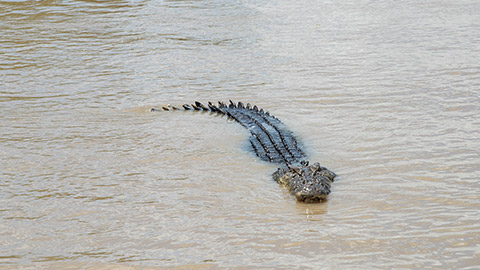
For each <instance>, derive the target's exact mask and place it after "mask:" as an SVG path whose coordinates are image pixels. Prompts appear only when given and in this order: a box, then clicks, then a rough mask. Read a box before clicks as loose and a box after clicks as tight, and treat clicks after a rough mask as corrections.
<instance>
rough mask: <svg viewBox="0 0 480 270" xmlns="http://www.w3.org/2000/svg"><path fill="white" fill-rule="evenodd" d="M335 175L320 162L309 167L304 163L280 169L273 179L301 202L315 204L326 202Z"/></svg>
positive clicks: (306, 162)
mask: <svg viewBox="0 0 480 270" xmlns="http://www.w3.org/2000/svg"><path fill="white" fill-rule="evenodd" d="M335 176H336V175H335V173H333V172H331V171H330V170H328V169H327V168H325V167H322V166H320V164H319V163H318V162H316V163H314V164H313V165H309V164H308V161H302V162H301V163H300V164H299V165H297V166H292V165H289V166H288V167H282V168H278V170H277V171H276V172H275V173H273V179H275V181H277V182H278V183H280V184H281V185H283V186H285V187H286V188H287V189H288V190H289V191H290V193H291V194H292V195H294V196H295V197H296V198H297V201H299V202H305V203H315V202H321V201H324V200H325V199H326V198H327V195H328V194H329V193H330V185H331V183H332V182H333V180H334V178H335Z"/></svg>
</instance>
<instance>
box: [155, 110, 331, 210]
mask: <svg viewBox="0 0 480 270" xmlns="http://www.w3.org/2000/svg"><path fill="white" fill-rule="evenodd" d="M161 110H164V111H172V110H193V111H209V112H212V113H216V114H221V115H225V116H227V117H228V118H230V119H233V120H234V121H236V122H238V123H239V124H240V125H242V126H243V127H245V128H246V129H247V130H248V131H249V132H250V137H249V142H250V145H251V148H252V150H253V152H254V153H255V154H256V155H257V156H258V157H259V158H260V159H262V160H264V161H267V162H271V163H276V164H279V165H280V167H279V168H278V169H277V171H276V172H275V173H273V175H272V176H273V179H274V180H275V181H277V182H278V183H279V184H281V185H283V186H285V187H286V188H287V189H288V190H289V191H290V193H291V194H292V195H294V196H295V197H296V199H297V200H298V201H300V202H306V203H311V202H320V201H323V200H325V199H326V198H327V195H328V194H329V193H330V186H331V183H332V182H333V181H334V178H335V176H336V175H335V173H333V172H331V171H330V170H328V169H327V168H325V167H322V166H320V164H319V163H314V164H313V165H310V164H309V162H308V161H307V155H306V154H305V152H304V151H303V149H302V146H301V145H300V144H299V143H298V141H297V139H296V138H295V136H294V135H293V133H292V132H291V131H289V130H288V129H287V128H286V127H285V125H284V124H283V123H282V122H281V121H280V120H278V118H276V117H275V116H273V115H270V113H268V112H266V111H264V110H263V109H259V108H257V106H251V105H250V104H248V103H247V104H246V105H244V104H243V103H242V102H238V103H233V102H232V101H230V104H228V105H227V104H225V103H222V102H219V103H218V105H214V104H212V103H211V102H209V103H208V105H206V106H205V105H203V104H202V103H200V102H195V103H194V104H190V105H189V104H184V105H182V106H181V107H173V106H170V105H168V106H164V107H162V109H161ZM151 111H160V110H159V109H154V108H152V109H151Z"/></svg>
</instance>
